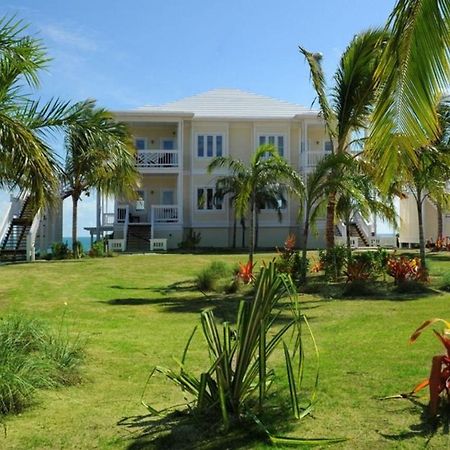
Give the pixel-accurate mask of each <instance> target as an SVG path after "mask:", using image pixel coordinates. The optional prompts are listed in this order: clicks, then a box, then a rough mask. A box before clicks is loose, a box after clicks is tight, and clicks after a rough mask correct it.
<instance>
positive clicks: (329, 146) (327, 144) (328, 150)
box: [323, 140, 333, 153]
mask: <svg viewBox="0 0 450 450" xmlns="http://www.w3.org/2000/svg"><path fill="white" fill-rule="evenodd" d="M323 150H324V151H325V153H331V152H332V150H333V142H332V141H330V140H327V141H325V142H324V143H323Z"/></svg>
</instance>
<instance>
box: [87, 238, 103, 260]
mask: <svg viewBox="0 0 450 450" xmlns="http://www.w3.org/2000/svg"><path fill="white" fill-rule="evenodd" d="M89 256H90V257H91V258H103V257H104V256H106V252H105V242H104V241H103V239H102V240H100V241H95V242H94V243H93V244H92V247H91V249H90V250H89Z"/></svg>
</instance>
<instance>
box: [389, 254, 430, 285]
mask: <svg viewBox="0 0 450 450" xmlns="http://www.w3.org/2000/svg"><path fill="white" fill-rule="evenodd" d="M387 273H388V274H389V275H390V276H391V277H393V278H394V281H395V284H397V285H398V284H401V283H404V282H406V281H416V282H422V283H424V282H427V281H428V272H427V270H426V268H424V267H422V265H421V263H420V259H419V258H417V257H416V258H408V257H407V256H400V257H395V256H392V257H391V258H389V259H388V261H387Z"/></svg>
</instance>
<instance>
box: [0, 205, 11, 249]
mask: <svg viewBox="0 0 450 450" xmlns="http://www.w3.org/2000/svg"><path fill="white" fill-rule="evenodd" d="M11 212H12V203H10V204H9V205H8V206H7V208H6V211H5V214H4V215H3V218H2V219H1V222H0V246H1V245H2V244H3V239H4V238H5V236H6V233H7V232H8V227H9V224H10V222H11V217H12V215H11Z"/></svg>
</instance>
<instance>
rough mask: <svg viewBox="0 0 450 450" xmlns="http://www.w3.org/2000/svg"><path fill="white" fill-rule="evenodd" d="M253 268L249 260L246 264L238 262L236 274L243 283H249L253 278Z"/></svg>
mask: <svg viewBox="0 0 450 450" xmlns="http://www.w3.org/2000/svg"><path fill="white" fill-rule="evenodd" d="M254 268H255V264H254V263H252V262H251V261H250V260H249V261H248V262H247V264H242V263H239V272H238V274H237V276H238V277H239V278H240V279H241V280H242V281H243V282H244V283H245V284H249V283H251V282H252V281H254V280H255V276H254V275H253V269H254Z"/></svg>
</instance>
